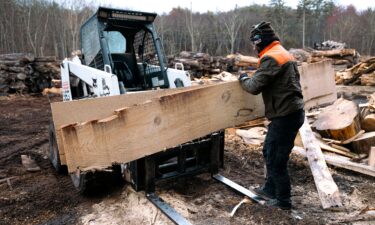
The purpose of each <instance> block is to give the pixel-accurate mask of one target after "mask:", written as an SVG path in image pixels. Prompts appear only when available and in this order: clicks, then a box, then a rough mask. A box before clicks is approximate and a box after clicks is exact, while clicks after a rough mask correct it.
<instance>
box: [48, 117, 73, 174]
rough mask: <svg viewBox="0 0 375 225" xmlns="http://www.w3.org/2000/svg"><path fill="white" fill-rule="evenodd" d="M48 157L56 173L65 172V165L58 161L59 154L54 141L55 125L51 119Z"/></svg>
mask: <svg viewBox="0 0 375 225" xmlns="http://www.w3.org/2000/svg"><path fill="white" fill-rule="evenodd" d="M48 131H49V158H50V160H51V163H52V166H53V167H54V168H55V170H56V171H57V172H58V173H61V174H66V173H67V171H68V170H67V167H66V166H65V165H61V161H60V154H59V147H58V146H57V141H56V134H55V126H54V125H53V122H52V121H51V122H50V124H49V130H48Z"/></svg>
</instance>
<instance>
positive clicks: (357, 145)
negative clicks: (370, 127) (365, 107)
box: [352, 131, 375, 154]
mask: <svg viewBox="0 0 375 225" xmlns="http://www.w3.org/2000/svg"><path fill="white" fill-rule="evenodd" d="M372 146H375V131H373V132H368V133H364V134H362V135H360V136H358V137H357V138H356V139H355V140H353V142H352V148H353V151H354V152H356V153H365V154H369V152H370V149H371V147H372Z"/></svg>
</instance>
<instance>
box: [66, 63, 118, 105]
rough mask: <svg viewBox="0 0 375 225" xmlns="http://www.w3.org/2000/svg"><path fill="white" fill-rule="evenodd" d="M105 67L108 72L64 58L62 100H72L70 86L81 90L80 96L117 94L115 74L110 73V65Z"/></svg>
mask: <svg viewBox="0 0 375 225" xmlns="http://www.w3.org/2000/svg"><path fill="white" fill-rule="evenodd" d="M106 68H108V69H107V71H108V72H106V71H101V70H99V69H95V68H92V67H89V66H85V65H82V64H81V63H80V62H79V61H77V60H75V61H68V60H66V59H65V60H64V61H63V62H62V64H61V82H62V89H63V101H71V100H73V97H74V96H72V90H71V87H76V88H80V89H81V90H82V92H83V96H80V98H88V97H104V96H113V95H119V94H120V90H119V85H118V80H117V76H116V75H114V74H112V73H111V69H110V67H106Z"/></svg>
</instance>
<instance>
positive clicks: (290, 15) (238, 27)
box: [0, 0, 375, 59]
mask: <svg viewBox="0 0 375 225" xmlns="http://www.w3.org/2000/svg"><path fill="white" fill-rule="evenodd" d="M96 7H97V6H95V4H93V3H86V2H84V3H83V2H82V1H74V0H65V1H61V0H60V1H58V2H56V1H55V0H2V1H0V53H12V52H32V53H34V54H35V55H37V56H45V55H55V56H57V57H58V58H60V59H62V58H64V57H67V56H69V55H70V53H71V52H72V51H73V50H76V49H79V48H80V43H79V28H80V26H81V25H82V24H83V23H84V22H85V21H86V19H88V18H89V17H90V16H91V15H92V14H93V13H94V12H95V11H96ZM193 7H196V6H192V7H191V8H190V9H188V8H174V9H172V10H171V11H170V12H169V13H164V14H162V15H159V16H158V17H157V18H156V20H155V26H156V28H157V31H158V34H159V36H160V37H161V39H162V41H163V44H164V50H165V52H166V54H167V55H172V54H178V53H179V52H181V51H199V52H205V53H209V54H211V55H226V54H230V53H236V52H239V53H242V54H255V53H254V52H253V50H252V48H251V45H250V40H249V37H250V30H251V26H252V25H254V24H257V23H259V22H260V21H271V23H272V26H273V27H274V29H275V30H276V32H277V34H278V35H279V37H280V39H281V41H282V43H283V44H284V45H285V46H286V48H288V49H289V48H302V47H312V46H313V45H314V43H315V42H322V41H325V40H334V41H341V42H345V43H346V44H347V46H348V47H349V48H355V49H357V50H358V51H359V52H360V53H361V54H362V55H375V43H374V40H375V9H372V8H369V9H367V10H364V11H358V10H357V9H356V8H355V7H354V6H352V5H350V6H340V5H337V4H335V3H334V1H332V0H300V1H299V4H298V7H297V9H293V8H291V7H288V6H286V3H285V0H270V1H269V3H268V4H267V5H257V4H253V5H249V6H246V7H235V8H234V9H233V10H230V11H227V12H212V11H208V12H205V13H199V12H194V10H192V9H193Z"/></svg>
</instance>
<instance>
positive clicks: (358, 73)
mask: <svg viewBox="0 0 375 225" xmlns="http://www.w3.org/2000/svg"><path fill="white" fill-rule="evenodd" d="M336 84H345V85H350V84H354V85H363V86H375V57H372V58H370V59H367V60H365V61H364V62H361V63H358V64H356V65H355V66H353V67H351V68H349V69H345V70H341V71H339V72H337V73H336Z"/></svg>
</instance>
